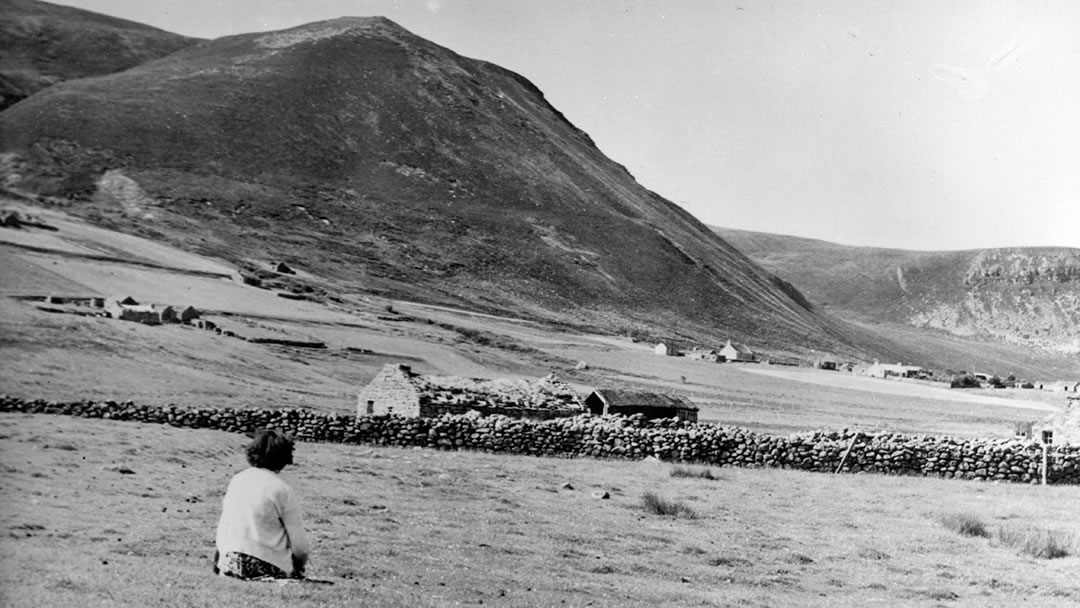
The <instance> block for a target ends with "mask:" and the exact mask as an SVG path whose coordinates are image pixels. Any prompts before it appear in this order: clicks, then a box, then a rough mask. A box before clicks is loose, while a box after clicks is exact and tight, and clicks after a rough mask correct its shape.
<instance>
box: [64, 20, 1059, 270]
mask: <svg viewBox="0 0 1080 608" xmlns="http://www.w3.org/2000/svg"><path fill="white" fill-rule="evenodd" d="M57 2H58V3H60V4H68V5H71V6H78V7H81V8H86V9H89V10H94V11H98V12H102V13H107V14H110V15H115V16H119V17H124V18H127V19H132V20H134V21H139V22H142V23H147V24H150V25H154V26H157V27H160V28H162V29H166V30H169V31H172V32H176V33H180V34H186V35H190V36H198V37H203V38H214V37H218V36H223V35H228V34H238V33H245V32H255V31H265V30H275V29H282V28H287V27H292V26H295V25H300V24H303V23H307V22H311V21H319V20H323V19H331V18H334V17H340V16H346V15H349V16H370V15H384V16H386V17H389V18H390V19H393V20H394V21H396V22H397V23H399V24H400V25H402V26H404V27H405V28H407V29H409V30H411V31H412V32H414V33H416V34H418V35H420V36H423V37H425V38H428V39H430V40H432V41H434V42H436V43H439V44H441V45H443V46H446V47H449V48H450V49H452V50H454V51H456V52H458V53H460V54H462V55H465V56H468V57H474V58H478V59H484V60H487V61H491V62H494V63H497V64H499V65H501V66H503V67H506V68H509V69H511V70H514V71H516V72H518V73H520V74H522V75H524V76H525V77H526V78H528V79H529V80H531V81H532V82H533V83H534V84H536V85H537V86H538V87H539V88H540V89H541V90H542V91H543V92H544V94H545V95H546V96H547V98H548V100H549V101H550V102H551V103H552V105H554V106H555V107H557V108H558V109H559V110H561V111H562V112H563V113H564V114H565V115H566V117H567V118H568V119H570V121H571V122H573V123H574V124H575V125H576V126H578V127H579V128H581V129H583V130H584V131H586V132H587V133H589V135H590V136H592V138H593V140H594V141H595V142H596V143H597V145H598V146H599V147H600V149H601V150H602V151H603V152H604V153H606V154H607V155H608V156H610V157H611V158H613V159H615V160H616V161H618V162H620V163H622V164H623V165H625V166H626V167H627V168H628V169H629V170H630V172H631V173H632V174H633V175H634V176H635V177H636V178H637V180H638V181H639V182H640V183H642V184H643V185H645V186H646V187H648V188H650V189H652V190H654V191H656V192H657V193H659V194H661V195H662V196H664V197H666V198H669V199H671V200H672V201H675V202H676V203H679V204H680V205H682V206H683V207H685V208H686V209H687V210H688V211H690V212H691V213H692V214H694V215H695V216H696V217H697V218H698V219H700V220H702V221H703V222H705V223H707V224H712V225H716V226H725V227H730V228H743V229H747V230H757V231H762V232H772V233H779V234H791V235H798V236H807V237H813V238H819V239H824V240H829V241H834V242H839V243H844V244H849V245H873V246H879V247H898V248H904V249H931V250H934V249H966V248H982V247H1008V246H1051V245H1056V246H1069V247H1080V2H1076V1H1073V0H1035V1H1023V0H1021V1H1012V0H1010V1H1004V0H1002V1H994V0H969V1H959V0H894V1H891V2H887V1H869V0H828V1H826V0H806V1H794V0H792V1H784V2H779V1H778V2H767V1H761V0H733V1H728V0H701V1H694V0H679V1H678V2H674V1H664V0H655V1H620V0H589V1H582V0H430V1H427V2H425V1H423V0H417V1H404V0H402V1H397V2H395V1H390V0H295V1H294V0H57Z"/></svg>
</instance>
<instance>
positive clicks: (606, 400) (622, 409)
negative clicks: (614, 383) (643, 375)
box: [585, 388, 698, 422]
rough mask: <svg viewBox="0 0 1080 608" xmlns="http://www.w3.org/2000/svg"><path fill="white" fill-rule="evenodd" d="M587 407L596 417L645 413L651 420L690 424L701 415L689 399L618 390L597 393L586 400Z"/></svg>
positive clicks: (605, 390)
mask: <svg viewBox="0 0 1080 608" xmlns="http://www.w3.org/2000/svg"><path fill="white" fill-rule="evenodd" d="M585 407H587V408H588V409H589V413H590V414H593V415H594V416H602V415H604V414H622V415H623V416H633V415H634V414H642V415H644V416H645V417H646V418H648V419H654V418H678V419H679V420H686V421H689V422H697V416H698V408H697V406H696V405H694V403H693V402H692V401H690V400H689V399H687V398H686V397H682V396H679V395H665V394H663V393H648V392H645V391H631V390H623V389H616V388H605V389H597V390H595V391H593V392H592V393H591V394H590V395H589V396H588V397H586V398H585Z"/></svg>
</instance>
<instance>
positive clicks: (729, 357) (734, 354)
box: [720, 340, 757, 361]
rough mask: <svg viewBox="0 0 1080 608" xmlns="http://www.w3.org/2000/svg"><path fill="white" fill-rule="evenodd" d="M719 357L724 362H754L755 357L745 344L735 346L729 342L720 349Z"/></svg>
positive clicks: (735, 344)
mask: <svg viewBox="0 0 1080 608" xmlns="http://www.w3.org/2000/svg"><path fill="white" fill-rule="evenodd" d="M720 356H722V357H723V358H724V360H725V361H756V360H757V355H755V354H754V351H752V350H750V348H749V347H748V346H746V345H745V344H737V343H734V342H732V341H731V340H728V341H727V344H725V345H724V347H723V348H721V349H720Z"/></svg>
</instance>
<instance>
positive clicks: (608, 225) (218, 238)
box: [0, 18, 865, 353]
mask: <svg viewBox="0 0 1080 608" xmlns="http://www.w3.org/2000/svg"><path fill="white" fill-rule="evenodd" d="M0 142H2V143H0V146H2V150H0V151H2V152H5V153H7V155H6V157H5V158H6V159H7V165H6V166H7V169H6V170H5V173H4V175H5V181H6V183H7V184H8V186H9V187H12V188H16V189H18V190H21V191H27V192H32V193H35V194H37V195H40V196H42V197H52V198H51V199H45V200H56V199H58V198H59V199H61V200H64V201H68V202H71V206H70V208H69V209H70V211H71V212H73V213H78V214H82V215H83V216H84V217H90V218H93V219H95V220H96V221H98V222H100V223H102V224H103V225H107V226H111V227H115V228H118V229H123V230H127V231H130V232H134V233H138V234H142V235H147V236H153V237H155V238H159V239H162V240H165V241H169V242H172V243H174V244H177V245H180V246H182V247H185V248H187V249H189V250H192V251H196V252H198V253H202V254H207V255H212V256H217V257H221V258H224V259H227V260H230V261H233V262H236V263H238V264H244V263H248V264H253V263H256V262H260V261H265V260H268V259H280V260H284V261H286V262H287V263H288V264H289V265H290V266H292V267H295V268H301V269H303V270H305V271H306V272H308V273H310V274H311V275H315V276H319V277H323V278H325V279H327V280H332V281H335V282H336V284H337V285H338V286H339V288H340V289H341V290H344V291H366V292H369V293H379V294H383V295H388V296H392V297H396V298H404V299H412V300H419V301H425V302H431V303H444V304H453V305H466V306H469V307H471V308H474V309H478V310H485V311H500V312H501V311H507V312H510V313H511V314H515V315H519V316H523V317H528V318H537V319H545V320H548V321H557V322H570V323H576V324H585V325H589V326H593V327H600V328H604V329H605V330H609V331H618V332H638V333H642V332H643V333H648V334H653V335H655V334H660V335H665V334H666V335H669V336H673V337H687V339H689V337H699V338H700V337H702V336H704V337H711V338H712V339H715V340H720V339H723V338H725V337H734V338H736V339H742V340H748V341H753V342H754V343H755V344H756V345H757V346H758V347H759V348H768V347H772V348H782V349H790V350H795V351H799V350H801V351H803V352H805V351H806V350H807V349H826V350H834V351H844V352H848V353H861V352H865V351H863V350H862V349H860V348H858V347H855V346H853V345H852V344H851V343H850V341H848V339H847V338H845V336H844V334H842V333H841V332H840V331H838V329H837V328H836V327H835V324H834V322H833V321H832V320H830V319H828V318H827V317H825V316H822V315H820V314H818V313H817V312H815V311H814V310H812V308H811V307H809V306H808V305H807V303H806V302H805V300H803V299H802V298H801V296H800V295H799V294H798V293H797V292H796V291H795V290H794V289H793V288H791V286H790V285H787V284H785V283H784V282H782V281H779V280H777V279H776V278H775V277H774V276H772V275H770V274H769V273H767V272H764V271H763V270H762V269H761V268H760V267H759V266H757V265H756V264H754V263H753V262H751V261H750V260H749V259H747V258H746V257H745V256H744V255H742V254H741V253H739V252H738V251H737V250H736V249H735V248H733V247H731V246H730V245H728V244H727V243H726V242H724V240H722V239H721V238H720V237H718V236H717V235H716V234H715V233H713V232H712V231H711V230H709V229H708V227H706V226H704V225H703V224H701V223H700V222H699V221H697V220H696V219H694V218H693V217H691V216H690V215H689V214H687V213H686V212H685V211H683V210H682V209H680V208H679V207H677V206H676V205H674V204H672V203H671V202H669V201H667V200H665V199H664V198H662V197H660V196H658V195H656V194H655V193H652V192H650V191H648V190H646V189H645V188H643V187H642V186H640V185H639V184H638V183H637V182H636V181H635V180H634V179H633V177H632V176H631V175H630V174H629V173H628V172H627V171H626V170H625V169H624V168H623V167H622V166H620V165H618V164H617V163H615V162H613V161H612V160H610V159H608V158H607V157H605V156H604V155H603V154H602V153H601V152H600V151H599V150H597V148H596V147H595V146H594V145H593V142H592V141H591V140H590V139H589V137H588V136H587V135H586V134H585V133H583V132H582V131H580V130H579V129H577V128H575V127H574V126H573V125H572V124H570V123H569V122H568V121H567V120H566V119H565V118H564V117H563V116H562V115H561V114H560V113H559V112H558V110H556V109H555V108H553V107H552V106H551V105H550V104H549V103H548V102H547V101H546V100H545V99H544V96H543V94H542V93H541V92H540V91H539V90H538V89H537V88H536V87H535V86H534V85H532V84H531V83H530V82H529V81H527V80H526V79H525V78H523V77H522V76H520V75H518V74H515V73H513V72H510V71H508V70H505V69H503V68H500V67H498V66H496V65H493V64H490V63H486V62H483V61H476V60H472V59H468V58H465V57H461V56H459V55H457V54H456V53H454V52H452V51H450V50H448V49H446V48H443V47H440V46H438V45H436V44H434V43H432V42H429V41H427V40H424V39H422V38H419V37H417V36H415V35H413V34H411V33H409V32H408V31H406V30H405V29H403V28H401V27H400V26H398V25H397V24H394V23H393V22H391V21H388V20H386V19H383V18H343V19H338V20H333V21H327V22H321V23H314V24H309V25H305V26H301V27H298V28H293V29H290V30H285V31H280V32H272V33H263V34H245V35H238V36H230V37H225V38H221V39H218V40H214V41H210V42H206V43H202V44H199V45H196V46H190V47H187V48H184V49H182V50H180V51H178V52H176V53H173V54H170V55H168V56H166V57H163V58H161V59H158V60H155V61H151V62H149V63H144V64H141V65H139V66H137V67H135V68H132V69H130V70H127V71H124V72H120V73H115V74H109V75H104V76H99V77H95V78H87V79H83V80H78V81H68V82H65V83H61V84H58V85H54V86H52V87H49V88H47V89H44V90H42V91H40V92H39V93H37V94H36V95H34V96H33V97H31V98H29V99H26V100H24V101H23V102H22V103H20V104H18V105H16V106H13V107H11V108H9V109H8V110H6V111H4V112H3V113H0Z"/></svg>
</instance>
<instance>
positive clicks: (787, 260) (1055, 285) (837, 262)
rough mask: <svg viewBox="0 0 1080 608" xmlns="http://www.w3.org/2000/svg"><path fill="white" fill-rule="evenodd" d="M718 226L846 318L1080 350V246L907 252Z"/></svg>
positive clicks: (1055, 349) (1061, 350)
mask: <svg viewBox="0 0 1080 608" xmlns="http://www.w3.org/2000/svg"><path fill="white" fill-rule="evenodd" d="M714 230H716V232H717V233H718V234H720V235H721V236H722V237H723V238H724V239H725V240H727V241H729V242H731V243H733V244H734V245H735V246H736V247H738V248H739V249H740V250H741V251H743V252H745V253H746V254H747V255H748V256H749V257H750V258H751V259H753V260H755V261H756V262H758V263H759V264H761V265H762V266H763V267H765V268H766V269H767V270H768V271H770V272H773V273H775V274H776V275H778V276H780V277H782V278H785V279H787V280H789V281H791V282H792V283H793V284H794V285H795V286H796V287H797V288H798V289H799V290H801V291H802V293H805V294H806V295H807V297H809V298H810V299H811V301H812V302H815V303H818V304H828V307H829V309H830V310H832V311H833V312H838V313H842V314H843V315H844V316H853V317H855V318H858V319H863V320H866V321H871V322H878V323H881V322H887V323H902V324H906V325H913V326H916V327H925V328H931V329H938V330H944V331H947V332H949V333H952V334H955V335H961V336H975V337H984V338H992V339H995V340H1000V341H1004V342H1008V343H1013V344H1022V345H1025V346H1033V347H1037V348H1039V349H1042V350H1048V351H1052V352H1058V353H1064V354H1072V355H1076V354H1077V353H1080V249H1069V248H1054V247H1030V248H1011V249H987V250H971V251H905V250H901V249H878V248H872V247H849V246H844V245H836V244H833V243H827V242H825V241H818V240H814V239H803V238H798V237H789V236H780V235H772V234H763V233H757V232H748V231H742V230H731V229H726V228H714Z"/></svg>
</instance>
